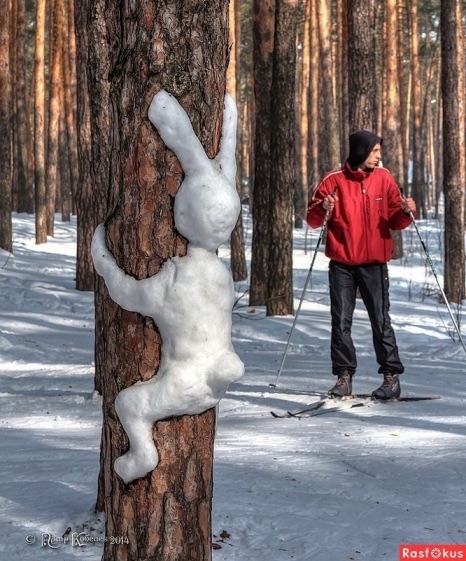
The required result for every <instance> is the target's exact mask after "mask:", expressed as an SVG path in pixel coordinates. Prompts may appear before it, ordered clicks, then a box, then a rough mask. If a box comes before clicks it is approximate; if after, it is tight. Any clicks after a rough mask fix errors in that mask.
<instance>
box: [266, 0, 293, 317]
mask: <svg viewBox="0 0 466 561" xmlns="http://www.w3.org/2000/svg"><path fill="white" fill-rule="evenodd" d="M276 6H277V9H276V17H275V22H276V23H275V47H274V57H273V81H272V91H273V92H275V95H274V96H273V97H272V136H271V152H270V164H271V178H270V211H269V212H268V213H267V217H268V219H269V221H270V248H269V281H268V293H267V315H269V316H276V315H288V314H292V313H293V191H294V186H295V184H296V173H295V169H296V159H295V134H296V124H295V123H296V119H295V107H294V102H295V69H296V46H295V45H296V43H295V38H296V26H297V15H298V14H297V7H298V2H297V0H277V4H276ZM277 94H279V95H277Z"/></svg>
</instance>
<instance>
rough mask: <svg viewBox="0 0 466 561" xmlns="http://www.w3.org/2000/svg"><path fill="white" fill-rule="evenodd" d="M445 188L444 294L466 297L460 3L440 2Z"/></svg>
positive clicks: (456, 299)
mask: <svg viewBox="0 0 466 561" xmlns="http://www.w3.org/2000/svg"><path fill="white" fill-rule="evenodd" d="M440 22H441V42H442V97H443V138H444V139H445V140H446V142H444V143H443V186H444V187H443V188H444V193H445V294H446V296H447V298H448V299H449V300H451V301H453V302H458V303H460V302H461V300H462V299H463V298H464V297H465V271H464V259H465V250H464V184H465V145H464V117H465V113H464V75H463V72H464V70H463V28H462V19H461V2H460V0H442V2H441V19H440Z"/></svg>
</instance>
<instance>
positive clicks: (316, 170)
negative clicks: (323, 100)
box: [308, 0, 327, 194]
mask: <svg viewBox="0 0 466 561" xmlns="http://www.w3.org/2000/svg"><path fill="white" fill-rule="evenodd" d="M310 1H311V26H310V34H311V36H310V50H311V52H310V57H311V58H310V61H309V141H308V146H309V158H308V169H309V192H310V193H309V194H311V193H312V192H313V190H314V189H315V187H316V186H317V184H318V183H319V180H320V178H321V175H322V174H323V173H325V171H327V170H322V169H321V166H320V163H319V87H318V84H319V77H320V68H319V28H318V25H317V0H310Z"/></svg>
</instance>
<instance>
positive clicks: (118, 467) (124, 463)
mask: <svg viewBox="0 0 466 561" xmlns="http://www.w3.org/2000/svg"><path fill="white" fill-rule="evenodd" d="M158 463H159V456H158V454H157V450H156V449H155V446H154V448H153V450H144V451H143V452H142V451H141V452H140V453H139V454H137V453H134V452H133V451H132V450H129V452H126V454H123V456H120V457H119V458H117V459H116V460H115V464H114V468H115V471H116V472H117V474H118V475H119V476H120V477H121V478H122V479H123V481H124V482H125V483H130V482H131V481H134V480H135V479H138V478H139V477H144V476H145V475H147V474H148V473H149V472H150V471H152V470H153V469H154V468H155V467H156V466H157V464H158Z"/></svg>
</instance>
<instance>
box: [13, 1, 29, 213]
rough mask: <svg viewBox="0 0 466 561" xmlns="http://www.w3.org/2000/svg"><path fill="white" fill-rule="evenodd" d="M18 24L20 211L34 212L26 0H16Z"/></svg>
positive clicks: (17, 115)
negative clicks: (27, 88) (28, 96)
mask: <svg viewBox="0 0 466 561" xmlns="http://www.w3.org/2000/svg"><path fill="white" fill-rule="evenodd" d="M16 8H17V12H16V14H17V18H18V20H17V26H16V33H17V35H16V42H15V48H16V65H17V68H16V80H17V84H16V130H17V134H16V141H17V143H18V146H17V150H16V153H17V157H18V161H17V168H18V206H17V209H16V210H17V211H18V212H27V213H29V214H32V213H33V212H34V190H33V185H32V175H31V169H30V166H29V161H30V155H31V152H32V145H31V132H30V127H29V126H28V118H27V115H28V110H27V103H26V100H27V96H26V58H25V45H26V33H25V30H26V28H25V15H26V2H25V0H16Z"/></svg>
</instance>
